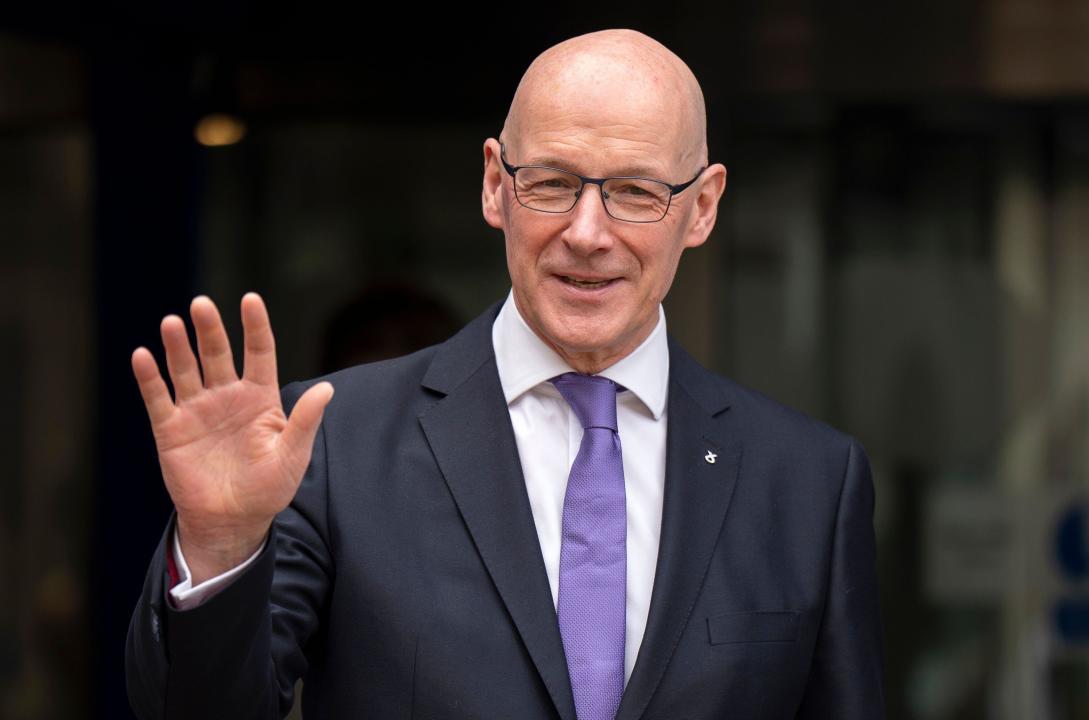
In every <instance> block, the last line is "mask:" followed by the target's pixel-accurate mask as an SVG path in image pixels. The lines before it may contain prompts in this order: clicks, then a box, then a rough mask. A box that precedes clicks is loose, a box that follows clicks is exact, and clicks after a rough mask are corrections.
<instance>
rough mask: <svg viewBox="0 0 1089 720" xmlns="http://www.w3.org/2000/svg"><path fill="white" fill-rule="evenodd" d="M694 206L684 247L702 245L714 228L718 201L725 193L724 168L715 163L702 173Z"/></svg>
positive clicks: (697, 185)
mask: <svg viewBox="0 0 1089 720" xmlns="http://www.w3.org/2000/svg"><path fill="white" fill-rule="evenodd" d="M694 189H695V190H696V204H695V207H694V208H693V210H692V218H691V220H690V223H691V224H690V225H689V226H688V232H687V233H686V236H685V239H684V246H685V247H697V246H699V245H702V244H703V243H704V242H705V241H706V240H707V236H708V235H710V234H711V230H712V228H714V227H715V219H716V218H717V217H718V201H719V198H721V197H722V194H723V193H724V192H726V167H725V166H724V165H722V164H721V163H715V164H714V165H712V166H710V167H709V168H707V169H706V170H704V171H703V175H701V176H700V179H699V181H698V182H697V183H696V187H695V188H694Z"/></svg>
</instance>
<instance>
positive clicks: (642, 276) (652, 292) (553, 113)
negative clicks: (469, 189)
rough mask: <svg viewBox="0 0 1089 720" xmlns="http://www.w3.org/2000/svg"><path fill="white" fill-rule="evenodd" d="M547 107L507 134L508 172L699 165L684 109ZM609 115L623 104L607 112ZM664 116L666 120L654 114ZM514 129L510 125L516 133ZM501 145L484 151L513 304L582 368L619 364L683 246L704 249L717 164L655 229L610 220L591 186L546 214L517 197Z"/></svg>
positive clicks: (684, 173) (651, 320)
mask: <svg viewBox="0 0 1089 720" xmlns="http://www.w3.org/2000/svg"><path fill="white" fill-rule="evenodd" d="M585 100H586V102H579V101H578V100H576V101H572V100H570V99H564V100H557V101H555V102H552V103H540V104H539V105H538V106H537V107H535V108H534V112H533V113H532V116H531V119H530V120H528V121H523V122H520V123H519V124H518V127H517V132H516V133H511V134H512V135H517V137H504V138H503V140H504V144H505V146H506V153H507V155H506V157H507V160H508V162H510V163H511V164H512V165H533V164H540V165H551V166H554V167H559V168H562V169H565V170H571V171H574V172H577V173H579V174H580V175H584V176H588V177H608V176H623V175H641V176H645V177H650V178H653V179H657V180H663V181H665V182H668V183H670V184H678V183H682V182H685V181H687V180H689V179H690V178H691V177H692V176H693V175H694V174H695V173H696V171H697V170H699V165H698V164H697V160H694V159H692V158H685V157H684V153H682V152H678V149H677V148H676V147H675V145H676V144H677V143H678V142H680V140H681V139H680V138H679V134H680V133H679V132H678V128H676V127H673V123H672V118H674V117H676V114H677V113H676V112H673V113H663V112H661V108H659V107H658V105H659V103H658V102H653V103H652V107H649V108H648V107H647V103H645V102H633V103H624V102H619V101H618V100H617V99H616V98H613V99H612V101H613V102H614V103H616V104H614V105H611V106H610V105H603V104H602V102H603V99H602V98H600V97H593V96H592V95H591V96H589V97H586V98H585ZM602 107H613V108H615V109H614V110H613V111H612V112H610V113H607V114H606V113H603V112H602V110H601V108H602ZM654 111H658V112H654ZM508 129H509V128H508ZM499 153H500V147H499V143H498V142H497V141H496V140H494V139H489V140H488V141H487V142H486V143H485V145H484V159H485V178H484V215H485V218H486V219H487V221H488V222H489V224H491V225H492V226H493V227H496V228H500V229H502V230H503V233H504V236H505V238H506V253H507V266H508V269H509V270H510V276H511V283H512V287H513V292H514V299H515V302H516V303H517V306H518V310H519V312H520V313H521V314H522V316H523V318H524V319H525V320H526V322H527V324H529V326H530V327H531V328H532V329H533V330H534V331H535V332H536V333H537V335H538V336H539V337H541V338H542V339H543V340H544V341H545V342H546V343H547V344H549V345H550V346H551V347H552V348H553V349H554V350H556V351H557V352H558V353H559V354H560V355H561V356H562V357H564V358H565V359H566V360H567V361H568V362H569V363H570V364H571V365H572V367H574V368H575V369H576V370H579V371H580V372H587V373H593V372H598V371H600V370H601V369H604V368H605V367H608V366H609V365H611V364H613V363H615V362H616V361H617V360H620V359H621V358H623V357H624V356H626V355H627V354H629V353H630V352H631V351H633V350H634V349H635V348H636V347H638V346H639V344H640V343H641V342H642V341H643V340H644V339H645V338H646V337H647V336H648V335H649V334H650V333H651V331H652V330H653V329H654V327H655V325H656V324H657V322H658V305H659V303H660V302H661V301H662V299H663V298H664V297H665V296H666V293H667V292H668V291H669V287H670V285H671V284H672V282H673V277H674V275H675V273H676V271H677V264H678V262H679V260H680V257H681V253H682V252H683V251H684V249H685V248H689V247H694V246H697V245H700V244H702V243H703V242H704V240H705V239H706V238H707V234H708V233H709V232H710V230H711V227H712V226H713V224H714V217H715V212H716V208H717V201H718V197H719V195H721V193H722V188H723V186H724V182H725V169H724V168H722V166H721V165H717V166H712V167H711V168H708V169H707V170H705V171H704V173H703V174H702V175H701V177H700V179H699V180H697V182H696V183H694V184H693V185H691V186H689V187H688V188H687V189H685V190H684V191H683V192H682V193H680V194H678V195H675V196H674V197H673V199H672V202H671V204H670V208H669V212H668V213H667V215H666V217H665V218H664V219H663V220H661V221H659V222H656V223H630V222H624V221H621V220H616V219H614V218H612V217H611V216H610V215H609V214H608V213H607V212H606V211H605V207H604V205H603V203H602V197H601V194H600V189H599V188H598V186H595V185H586V186H585V188H584V191H583V194H582V196H581V197H580V198H579V200H578V202H577V203H576V204H575V207H574V209H572V210H571V211H569V212H567V213H560V214H550V213H543V212H538V211H535V210H530V209H528V208H525V207H523V206H522V205H520V204H519V203H518V201H517V199H516V198H515V195H514V188H513V184H512V179H511V177H510V175H509V174H507V173H506V171H505V170H504V169H503V167H502V164H501V163H500V160H499Z"/></svg>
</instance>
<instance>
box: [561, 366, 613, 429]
mask: <svg viewBox="0 0 1089 720" xmlns="http://www.w3.org/2000/svg"><path fill="white" fill-rule="evenodd" d="M550 382H551V383H552V384H553V385H555V386H556V389H557V390H559V391H560V394H561V395H563V399H564V400H566V401H567V404H568V405H570V406H571V409H572V410H574V411H575V415H577V416H578V418H579V421H580V422H581V423H582V428H583V429H584V430H589V429H590V428H592V427H598V428H606V429H608V430H612V431H613V432H616V431H617V427H616V383H614V382H613V381H612V380H610V379H609V378H603V377H600V376H598V375H580V374H579V373H564V374H563V375H559V376H557V377H554V378H552V380H551V381H550Z"/></svg>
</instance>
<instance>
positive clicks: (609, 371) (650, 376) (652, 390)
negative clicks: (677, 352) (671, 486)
mask: <svg viewBox="0 0 1089 720" xmlns="http://www.w3.org/2000/svg"><path fill="white" fill-rule="evenodd" d="M492 346H493V347H494V348H495V362H496V366H497V368H498V370H499V382H500V384H501V385H502V386H503V396H504V397H505V398H506V400H507V404H508V405H509V404H510V403H512V402H514V400H516V399H517V398H518V397H520V396H521V395H523V394H524V393H526V392H527V391H529V390H531V389H533V388H535V387H537V386H538V385H540V384H541V383H546V382H548V381H549V380H550V379H552V378H554V377H556V376H557V375H562V374H563V373H566V372H574V370H573V369H572V368H571V366H570V365H568V364H567V363H566V362H565V361H564V360H563V358H561V357H560V356H559V355H557V354H556V351H554V350H553V349H552V348H550V347H548V345H546V344H545V342H544V341H543V340H541V338H539V337H538V336H537V333H535V332H533V330H532V329H530V327H529V325H527V324H526V321H525V320H524V319H523V318H522V314H521V313H520V312H518V306H517V305H515V303H514V293H513V291H512V292H511V293H510V294H508V295H507V300H506V302H504V303H503V307H502V309H501V310H500V311H499V315H498V316H497V317H496V318H495V323H494V324H493V325H492ZM598 375H601V376H602V377H607V378H609V379H610V380H612V381H613V382H615V383H617V384H618V385H621V386H623V387H625V388H626V389H628V390H630V391H631V392H632V394H634V395H635V397H637V398H638V399H639V401H640V402H642V403H643V405H645V406H646V408H647V410H649V411H650V414H651V415H652V416H654V419H655V420H658V419H660V418H661V417H662V413H664V412H665V405H666V390H667V387H668V381H669V346H668V344H667V342H666V322H665V310H663V309H662V306H661V305H658V324H657V325H655V326H654V330H652V331H651V333H650V335H648V336H647V338H646V339H645V340H644V341H643V342H642V343H641V344H640V345H639V347H637V348H635V350H633V351H632V352H631V353H630V354H628V355H626V356H625V357H623V358H621V359H620V360H618V361H617V362H616V363H614V364H612V365H610V366H609V367H607V368H605V369H604V370H602V371H601V372H600V373H598Z"/></svg>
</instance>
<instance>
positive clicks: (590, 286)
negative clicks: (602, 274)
mask: <svg viewBox="0 0 1089 720" xmlns="http://www.w3.org/2000/svg"><path fill="white" fill-rule="evenodd" d="M556 277H558V278H559V279H560V280H562V281H563V282H564V283H566V284H568V285H571V286H572V287H577V288H581V289H583V290H597V289H599V288H603V287H606V286H607V285H611V284H612V283H614V282H616V281H617V279H618V278H606V279H603V280H595V279H588V278H577V277H572V276H571V275H557V276H556Z"/></svg>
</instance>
